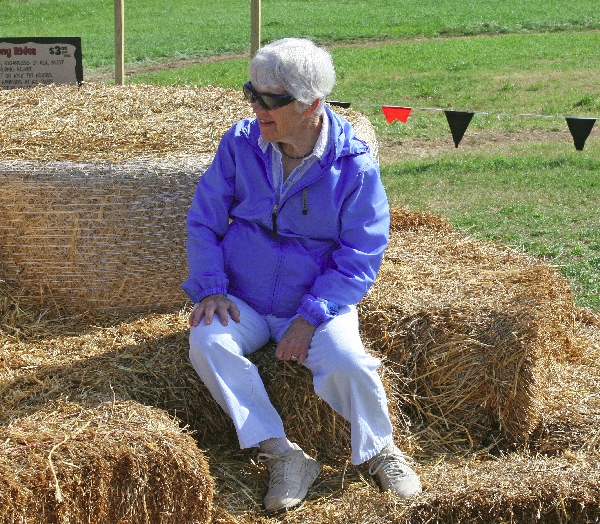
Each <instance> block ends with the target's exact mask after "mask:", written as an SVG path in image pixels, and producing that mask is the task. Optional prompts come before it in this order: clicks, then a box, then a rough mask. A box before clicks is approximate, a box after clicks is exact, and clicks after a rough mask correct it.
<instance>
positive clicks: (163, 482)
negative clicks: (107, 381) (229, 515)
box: [0, 402, 213, 524]
mask: <svg viewBox="0 0 600 524" xmlns="http://www.w3.org/2000/svg"><path fill="white" fill-rule="evenodd" d="M14 415H15V418H14V419H13V420H12V421H11V423H10V424H9V425H8V426H6V427H2V428H0V436H1V437H2V443H1V445H0V472H1V475H0V520H1V521H2V522H6V523H17V522H27V523H30V524H37V523H39V524H42V523H44V524H46V523H48V524H49V523H52V524H54V523H65V524H66V523H68V524H79V523H81V524H83V523H89V522H95V523H98V524H101V523H106V524H109V523H110V524H114V523H117V522H119V523H125V522H128V523H129V522H131V523H133V522H135V523H146V524H159V523H165V524H166V523H173V524H184V523H189V524H192V523H194V524H203V523H207V522H209V521H210V519H211V512H212V497H213V480H212V478H211V476H210V474H209V472H208V465H207V462H206V460H205V458H204V456H203V455H202V453H201V452H200V451H199V450H198V448H197V446H196V443H195V441H194V440H193V439H192V438H191V437H190V436H189V435H188V434H186V433H185V432H183V431H182V430H180V429H179V427H178V426H177V423H176V421H174V420H173V419H172V418H171V417H170V416H168V415H167V414H166V413H164V412H162V411H159V410H156V409H153V408H148V407H144V406H141V405H139V404H136V403H132V402H109V403H106V404H102V405H99V406H97V407H95V408H93V409H87V408H84V407H82V406H81V405H79V404H77V403H71V402H57V403H52V404H49V405H47V406H46V407H45V408H44V409H43V410H40V411H38V412H37V413H35V414H34V415H31V416H25V417H16V415H17V413H14Z"/></svg>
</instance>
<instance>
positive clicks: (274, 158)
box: [258, 111, 330, 198]
mask: <svg viewBox="0 0 600 524" xmlns="http://www.w3.org/2000/svg"><path fill="white" fill-rule="evenodd" d="M329 128H330V124H329V117H328V116H327V113H326V112H325V111H323V123H322V125H321V132H320V133H319V138H317V143H316V144H315V147H314V149H313V150H312V153H311V154H310V155H309V156H307V157H306V158H304V159H303V160H302V163H301V164H300V165H299V166H298V167H297V168H295V169H294V170H293V171H292V172H291V173H290V176H289V177H288V178H287V180H285V182H284V181H283V163H282V154H281V150H280V149H279V145H278V144H277V142H269V141H267V140H265V139H264V138H263V137H262V136H261V137H259V139H258V146H259V147H260V148H261V149H262V150H263V152H265V153H266V152H267V149H268V148H269V146H271V165H272V166H273V168H272V173H271V179H272V182H273V187H274V188H275V194H276V195H278V197H279V198H281V197H283V196H284V195H285V194H286V193H287V192H288V190H289V189H290V188H291V187H292V186H293V185H294V184H295V183H296V182H298V180H300V178H302V175H304V173H306V171H308V169H309V168H310V166H312V165H313V164H314V163H315V162H316V161H317V160H321V158H323V155H324V154H325V152H326V151H327V149H328V146H329V140H330V138H329Z"/></svg>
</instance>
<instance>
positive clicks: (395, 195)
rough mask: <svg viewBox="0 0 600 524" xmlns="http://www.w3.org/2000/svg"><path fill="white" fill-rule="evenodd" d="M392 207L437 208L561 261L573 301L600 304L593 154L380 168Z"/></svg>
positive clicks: (483, 232)
mask: <svg viewBox="0 0 600 524" xmlns="http://www.w3.org/2000/svg"><path fill="white" fill-rule="evenodd" d="M382 174H383V179H384V183H385V186H386V188H387V190H388V193H389V196H390V200H391V203H392V205H395V206H401V207H407V208H410V209H416V210H421V211H427V212H432V213H436V214H442V215H444V216H446V217H448V219H449V220H450V222H451V223H452V224H454V225H455V226H456V227H458V228H459V229H461V230H465V231H468V232H470V233H471V234H472V235H474V236H476V237H478V238H483V239H486V240H492V241H496V242H500V243H504V244H508V245H510V246H512V247H514V248H516V249H520V250H523V251H525V252H528V253H530V254H533V255H536V256H540V257H543V258H545V259H547V260H549V261H550V262H551V263H553V264H556V265H558V266H560V268H561V271H562V273H563V274H564V275H565V276H567V277H568V278H569V279H571V280H572V281H573V282H574V288H575V292H576V295H577V300H578V303H579V304H580V305H582V306H587V307H592V308H595V309H600V296H599V293H598V290H599V289H600V210H599V206H600V204H599V203H600V160H599V159H598V155H590V154H583V155H582V154H580V153H564V154H559V155H556V154H551V152H550V147H547V148H545V150H542V151H538V152H535V151H534V150H533V149H530V150H529V151H528V152H527V154H521V155H520V156H512V157H511V156H504V155H503V156H481V155H477V156H472V155H469V154H461V155H460V156H459V157H457V158H452V159H451V158H442V159H438V160H432V161H426V162H406V163H399V164H395V165H391V166H386V167H384V168H383V169H382Z"/></svg>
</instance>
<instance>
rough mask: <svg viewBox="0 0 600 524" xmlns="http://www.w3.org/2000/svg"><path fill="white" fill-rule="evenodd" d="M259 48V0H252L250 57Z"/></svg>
mask: <svg viewBox="0 0 600 524" xmlns="http://www.w3.org/2000/svg"><path fill="white" fill-rule="evenodd" d="M259 48H260V0H252V7H251V8H250V58H252V57H253V56H254V55H255V54H256V52H257V51H258V49H259Z"/></svg>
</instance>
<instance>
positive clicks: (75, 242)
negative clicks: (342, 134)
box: [0, 84, 377, 313]
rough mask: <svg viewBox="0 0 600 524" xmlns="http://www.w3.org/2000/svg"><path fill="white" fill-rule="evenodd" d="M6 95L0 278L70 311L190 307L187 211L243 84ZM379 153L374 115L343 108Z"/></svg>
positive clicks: (242, 106)
mask: <svg viewBox="0 0 600 524" xmlns="http://www.w3.org/2000/svg"><path fill="white" fill-rule="evenodd" d="M15 91H19V92H20V91H22V90H11V91H5V92H0V120H2V122H3V129H2V133H1V134H0V155H2V161H0V184H1V185H2V191H1V192H0V213H1V214H2V217H3V220H2V221H1V222H0V279H2V278H4V279H5V280H6V281H7V282H8V283H9V284H10V285H11V286H13V287H14V288H15V289H16V290H17V291H18V293H19V294H20V295H21V297H22V298H21V301H22V302H23V303H26V302H30V303H36V304H48V303H60V304H62V305H63V307H64V308H65V309H66V310H67V311H71V312H77V311H81V310H86V309H93V310H98V311H106V312H113V313H119V312H135V311H152V310H154V311H161V310H167V309H172V308H177V307H182V306H183V305H184V304H185V300H186V299H185V296H184V294H183V292H182V291H181V289H180V284H181V282H182V281H183V280H185V278H186V277H187V261H186V257H185V238H186V232H185V218H186V214H187V210H188V208H189V204H190V202H191V199H192V196H193V193H194V190H195V187H196V184H197V182H198V179H199V178H200V176H201V175H202V173H203V172H204V171H205V170H206V168H207V167H208V165H209V164H210V161H211V159H212V157H213V155H214V153H215V151H216V148H217V145H218V142H219V140H220V137H221V136H222V134H223V133H224V132H225V131H226V130H227V129H228V128H229V127H230V126H231V125H232V124H233V123H234V122H235V121H237V120H239V119H241V118H245V117H250V116H252V110H251V107H250V105H249V104H248V103H247V102H246V101H245V100H244V98H243V96H242V95H241V92H239V91H236V90H232V89H222V88H189V87H185V88H184V87H180V88H176V87H161V86H143V85H141V86H127V87H119V86H113V87H109V86H102V85H92V84H85V85H84V86H83V87H81V88H77V87H75V86H44V87H36V88H34V89H30V90H25V91H24V92H22V93H15ZM336 110H338V111H339V112H340V113H341V114H343V115H344V116H345V117H346V118H348V120H350V121H351V122H352V123H353V124H354V125H355V127H356V131H357V133H358V135H359V136H360V137H362V138H363V139H364V140H365V141H366V142H367V143H368V144H369V145H370V147H371V150H372V151H373V152H374V155H377V140H376V137H375V132H374V130H373V127H372V126H371V124H370V122H369V120H368V119H367V118H366V117H364V116H363V115H360V114H359V113H356V112H354V111H352V110H350V109H342V108H336Z"/></svg>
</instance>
